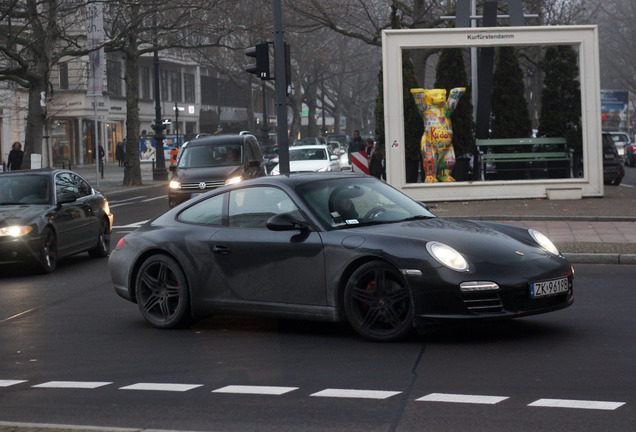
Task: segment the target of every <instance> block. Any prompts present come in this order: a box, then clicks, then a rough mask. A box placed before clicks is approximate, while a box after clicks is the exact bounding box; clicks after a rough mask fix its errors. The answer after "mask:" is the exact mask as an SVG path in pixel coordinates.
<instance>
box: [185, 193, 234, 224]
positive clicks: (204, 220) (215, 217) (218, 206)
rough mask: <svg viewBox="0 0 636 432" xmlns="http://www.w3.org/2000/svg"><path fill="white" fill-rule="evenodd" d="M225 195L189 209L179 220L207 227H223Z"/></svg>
mask: <svg viewBox="0 0 636 432" xmlns="http://www.w3.org/2000/svg"><path fill="white" fill-rule="evenodd" d="M225 195H226V194H222V195H217V196H214V197H212V198H210V199H206V200H205V201H201V202H198V203H196V204H195V205H193V206H192V207H188V208H187V209H185V210H184V211H182V212H181V214H179V220H180V221H183V222H191V223H197V224H205V225H221V224H222V223H223V198H224V197H225Z"/></svg>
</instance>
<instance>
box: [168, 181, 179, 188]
mask: <svg viewBox="0 0 636 432" xmlns="http://www.w3.org/2000/svg"><path fill="white" fill-rule="evenodd" d="M168 187H170V189H181V183H179V182H178V181H176V180H170V184H169V185H168Z"/></svg>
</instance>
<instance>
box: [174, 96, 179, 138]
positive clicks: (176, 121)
mask: <svg viewBox="0 0 636 432" xmlns="http://www.w3.org/2000/svg"><path fill="white" fill-rule="evenodd" d="M174 134H175V135H176V138H175V139H176V145H177V147H179V107H178V106H177V103H176V102H175V103H174Z"/></svg>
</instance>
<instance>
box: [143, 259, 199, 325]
mask: <svg viewBox="0 0 636 432" xmlns="http://www.w3.org/2000/svg"><path fill="white" fill-rule="evenodd" d="M135 295H136V298H137V305H138V306H139V310H140V311H141V314H142V315H143V317H144V318H145V319H146V321H148V322H149V323H150V324H151V325H152V326H154V327H157V328H162V329H169V328H178V327H182V326H184V325H186V324H189V323H190V312H189V306H190V301H189V294H188V283H187V280H186V277H185V274H184V273H183V271H182V270H181V267H179V264H177V262H176V261H175V260H173V259H172V258H170V257H168V256H166V255H153V256H151V257H150V258H148V259H146V261H144V263H143V264H142V265H141V268H140V269H139V272H138V273H137V279H136V281H135Z"/></svg>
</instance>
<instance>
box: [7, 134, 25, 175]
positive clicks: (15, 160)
mask: <svg viewBox="0 0 636 432" xmlns="http://www.w3.org/2000/svg"><path fill="white" fill-rule="evenodd" d="M23 157H24V152H23V151H22V144H20V142H19V141H16V142H14V143H13V145H12V146H11V151H10V152H9V159H8V160H7V170H9V171H17V170H19V169H20V167H22V158H23Z"/></svg>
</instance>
